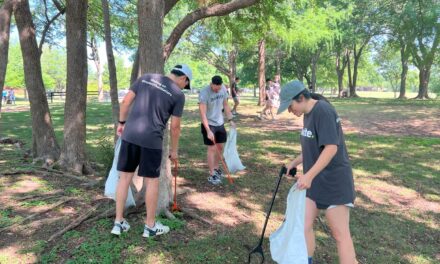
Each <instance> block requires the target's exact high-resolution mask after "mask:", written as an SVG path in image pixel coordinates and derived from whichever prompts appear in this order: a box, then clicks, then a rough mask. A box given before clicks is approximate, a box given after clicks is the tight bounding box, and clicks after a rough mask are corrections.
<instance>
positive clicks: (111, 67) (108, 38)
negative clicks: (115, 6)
mask: <svg viewBox="0 0 440 264" xmlns="http://www.w3.org/2000/svg"><path fill="white" fill-rule="evenodd" d="M101 4H102V14H103V17H104V34H105V49H106V52H107V65H108V72H109V76H110V98H111V102H112V116H113V123H114V129H115V140H116V138H117V135H116V128H117V125H118V119H119V99H118V78H117V75H116V64H115V56H114V55H113V44H112V32H111V27H110V11H109V7H108V0H101Z"/></svg>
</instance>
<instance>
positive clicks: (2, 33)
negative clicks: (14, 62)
mask: <svg viewBox="0 0 440 264" xmlns="http://www.w3.org/2000/svg"><path fill="white" fill-rule="evenodd" d="M12 11H13V5H12V2H11V1H9V0H6V1H5V2H4V3H3V5H2V6H1V7H0V94H2V92H3V86H4V85H5V78H6V68H7V66H8V51H9V36H10V30H11V17H12ZM2 103H3V98H1V99H0V118H1V113H2Z"/></svg>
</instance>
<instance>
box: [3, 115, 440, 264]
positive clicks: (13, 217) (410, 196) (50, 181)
mask: <svg viewBox="0 0 440 264" xmlns="http://www.w3.org/2000/svg"><path fill="white" fill-rule="evenodd" d="M26 110H28V108H23V107H17V108H15V109H13V110H11V108H8V107H5V108H3V109H2V111H4V112H8V111H26ZM406 111H412V110H411V109H406ZM419 111H420V109H419ZM428 111H429V116H428V117H429V118H424V119H421V118H420V116H418V115H414V116H409V117H407V115H404V114H402V115H392V116H389V115H387V110H386V109H379V110H377V111H366V112H362V113H356V114H352V113H350V112H349V111H341V113H340V114H341V117H342V119H343V128H344V131H345V132H346V133H356V134H361V135H382V136H383V135H392V136H424V137H440V109H429V110H428ZM240 113H241V114H240V115H239V117H238V121H237V122H238V123H239V124H240V126H246V127H249V128H252V129H257V130H259V131H263V132H269V131H274V130H277V131H294V130H299V129H301V127H302V118H292V117H290V116H288V115H287V114H283V115H282V116H281V117H278V118H277V119H276V120H259V119H258V118H257V116H258V115H257V114H256V113H255V109H249V110H242V111H241V112H240ZM15 148H16V146H14V145H8V144H4V145H0V153H2V155H3V156H2V157H3V160H0V166H1V165H2V163H6V161H5V160H6V159H16V160H20V159H22V158H23V157H22V155H23V152H24V150H23V151H22V152H20V151H18V152H17V150H16V149H15ZM191 165H192V166H193V167H194V168H197V169H199V170H205V169H206V165H205V164H203V163H193V164H191ZM0 168H1V169H2V171H1V172H0V191H1V192H0V209H1V210H2V211H3V212H9V215H7V216H4V217H3V219H5V218H7V219H9V220H10V223H16V225H14V226H12V227H10V228H8V229H7V230H1V228H0V231H1V233H2V236H0V256H2V258H0V263H6V262H5V261H6V260H14V262H17V263H33V262H35V261H37V258H38V255H39V254H40V253H41V252H43V251H44V247H45V246H47V245H49V246H50V245H54V244H56V243H57V242H56V240H55V242H50V243H49V244H47V243H46V241H47V240H48V238H49V237H50V236H51V235H53V234H54V233H56V232H57V231H59V230H61V229H62V228H63V227H65V226H66V225H67V224H68V223H70V222H71V220H72V219H75V218H77V217H78V216H80V215H81V214H83V213H84V212H86V211H88V210H90V209H91V208H92V207H93V206H94V205H96V204H100V207H99V209H100V210H101V211H103V210H105V209H108V208H110V207H111V205H112V204H113V202H112V201H108V200H104V199H103V197H102V195H101V194H102V188H101V187H102V185H103V184H102V182H101V184H99V185H98V186H100V187H99V188H98V187H87V186H83V185H82V183H83V182H82V181H77V180H74V179H71V178H63V177H62V174H57V173H48V172H44V171H41V170H39V169H37V168H35V167H32V165H30V164H29V169H27V170H24V169H22V168H21V169H18V170H17V169H16V168H14V167H5V166H3V167H0ZM186 170H188V168H186V169H183V170H182V173H185V171H186ZM234 178H235V179H239V178H240V175H236V176H234ZM373 180H374V179H372V181H373ZM178 181H179V186H181V187H182V188H183V187H185V188H188V189H189V190H190V191H187V192H185V193H184V194H181V195H180V196H179V201H180V203H181V206H183V207H187V208H192V209H193V210H195V211H196V212H198V214H199V215H201V216H202V217H205V218H207V219H209V220H210V221H212V222H213V223H214V225H213V226H211V227H210V228H209V229H208V230H206V226H204V225H203V224H202V223H200V221H198V220H196V219H192V218H190V217H185V220H186V221H187V227H186V228H188V229H189V230H190V231H189V232H190V233H191V234H192V235H194V234H196V235H202V232H207V233H215V232H216V231H218V230H222V229H225V228H228V227H229V228H232V227H234V226H237V225H246V224H253V225H255V226H256V227H257V229H258V230H260V228H261V226H262V223H263V219H264V212H263V211H264V210H265V204H266V202H260V203H255V202H254V201H250V200H248V199H246V197H248V196H249V195H252V190H251V189H238V188H237V189H235V187H225V186H220V187H212V186H207V185H206V184H201V183H199V182H191V181H189V180H188V179H184V178H179V179H178ZM366 184H368V183H366ZM366 184H365V185H363V186H366ZM373 186H374V188H368V190H367V189H365V187H359V189H358V191H360V192H362V193H363V194H364V195H365V196H363V197H360V201H361V202H362V200H364V201H365V200H367V199H368V200H370V201H372V202H373V203H374V204H378V205H383V206H385V205H389V204H391V205H393V210H395V211H396V212H400V213H401V212H404V211H405V210H408V209H409V210H413V209H415V208H421V210H424V211H426V212H432V213H435V214H440V205H439V203H438V202H433V201H429V200H427V199H425V198H423V197H420V195H418V193H417V192H415V191H413V190H409V189H405V188H404V187H401V186H393V185H382V184H381V185H373ZM237 191H240V192H239V194H237ZM232 193H235V196H231V194H232ZM378 193H380V195H377V194H378ZM383 193H386V195H385V196H384V195H383ZM31 195H37V196H38V197H34V198H32V197H29V199H24V198H26V197H27V196H31ZM240 197H241V198H242V199H240ZM266 198H267V201H269V199H270V198H269V197H266ZM63 200H66V202H65V203H62V204H60V205H59V206H56V207H54V208H53V209H52V210H49V211H47V212H45V210H46V209H47V208H50V207H51V206H53V205H56V204H57V203H58V202H61V201H63ZM39 212H44V213H41V214H38V213H39ZM33 214H35V217H33V218H31V219H28V220H25V221H23V219H25V218H26V217H29V216H30V215H33ZM138 218H139V216H137V218H136V219H138ZM282 220H283V219H282V217H281V216H274V217H273V219H272V220H271V222H270V224H269V229H271V230H274V229H275V228H276V227H277V226H279V224H280V223H281V222H282ZM437 224H438V223H437ZM433 225H436V224H435V223H434V224H433ZM0 226H1V225H0ZM89 226H90V224H87V223H85V224H82V225H80V226H79V227H78V228H77V230H85V229H87V228H88V227H89ZM202 227H205V228H202ZM201 229H204V231H200V230H201ZM198 232H199V233H198ZM182 239H188V238H187V237H183V238H182ZM75 243H76V246H79V245H80V244H81V240H78V241H76V242H75ZM74 246H75V245H74ZM68 258H69V256H66V257H65V259H68Z"/></svg>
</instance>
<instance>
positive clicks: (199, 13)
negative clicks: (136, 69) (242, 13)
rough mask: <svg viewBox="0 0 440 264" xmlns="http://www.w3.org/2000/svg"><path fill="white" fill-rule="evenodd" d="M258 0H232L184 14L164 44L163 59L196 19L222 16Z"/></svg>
mask: <svg viewBox="0 0 440 264" xmlns="http://www.w3.org/2000/svg"><path fill="white" fill-rule="evenodd" d="M258 1H259V0H232V1H230V2H228V3H225V4H214V5H211V6H208V7H202V8H199V9H197V10H195V11H193V12H192V13H189V14H188V15H186V16H185V17H184V18H183V19H182V20H181V21H180V23H179V24H178V25H177V26H176V27H175V28H174V29H173V31H172V32H171V35H170V37H169V38H168V40H167V41H166V43H165V45H164V49H163V50H164V54H163V57H164V60H167V59H168V57H169V56H170V54H171V52H172V51H173V49H174V48H175V47H176V45H177V43H178V42H179V40H180V38H181V37H182V35H183V33H184V32H185V30H186V29H187V28H189V27H190V26H192V25H193V24H194V23H196V22H197V21H199V20H201V19H203V18H207V17H213V16H224V15H227V14H230V13H232V12H234V11H235V10H238V9H241V8H245V7H249V6H252V5H254V4H255V3H257V2H258Z"/></svg>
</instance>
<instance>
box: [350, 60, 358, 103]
mask: <svg viewBox="0 0 440 264" xmlns="http://www.w3.org/2000/svg"><path fill="white" fill-rule="evenodd" d="M353 58H354V65H353V77H352V79H351V81H352V83H351V86H350V97H359V96H358V95H357V93H356V82H357V76H358V67H359V61H360V56H359V57H358V56H353Z"/></svg>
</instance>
